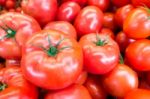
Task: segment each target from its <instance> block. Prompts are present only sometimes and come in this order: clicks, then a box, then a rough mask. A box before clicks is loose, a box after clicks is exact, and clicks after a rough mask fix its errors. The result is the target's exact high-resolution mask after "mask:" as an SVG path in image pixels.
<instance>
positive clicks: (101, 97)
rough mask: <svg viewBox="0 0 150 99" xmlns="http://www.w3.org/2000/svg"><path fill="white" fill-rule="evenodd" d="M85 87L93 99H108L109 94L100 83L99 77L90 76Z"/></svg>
mask: <svg viewBox="0 0 150 99" xmlns="http://www.w3.org/2000/svg"><path fill="white" fill-rule="evenodd" d="M84 85H85V87H86V88H87V89H88V91H89V93H90V94H91V96H92V98H93V99H107V98H106V97H107V94H106V92H105V90H104V88H103V87H102V84H101V83H100V81H99V77H97V76H95V75H89V76H88V78H87V80H86V82H85V84H84Z"/></svg>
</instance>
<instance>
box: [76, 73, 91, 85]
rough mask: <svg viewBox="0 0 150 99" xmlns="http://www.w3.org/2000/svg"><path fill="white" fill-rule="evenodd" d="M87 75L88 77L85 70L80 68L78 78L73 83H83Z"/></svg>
mask: <svg viewBox="0 0 150 99" xmlns="http://www.w3.org/2000/svg"><path fill="white" fill-rule="evenodd" d="M87 77H88V73H87V71H85V70H82V72H81V73H80V75H79V76H78V78H77V80H76V82H75V84H80V85H82V84H84V83H85V81H86V79H87Z"/></svg>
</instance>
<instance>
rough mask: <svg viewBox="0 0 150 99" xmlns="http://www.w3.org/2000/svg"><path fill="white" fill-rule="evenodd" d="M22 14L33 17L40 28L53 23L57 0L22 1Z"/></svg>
mask: <svg viewBox="0 0 150 99" xmlns="http://www.w3.org/2000/svg"><path fill="white" fill-rule="evenodd" d="M21 6H22V9H23V11H24V13H26V14H28V15H30V16H32V17H34V18H35V19H36V20H37V21H38V22H39V23H40V24H41V26H44V25H45V24H47V23H48V22H50V21H53V20H54V19H55V16H56V12H57V0H22V3H21Z"/></svg>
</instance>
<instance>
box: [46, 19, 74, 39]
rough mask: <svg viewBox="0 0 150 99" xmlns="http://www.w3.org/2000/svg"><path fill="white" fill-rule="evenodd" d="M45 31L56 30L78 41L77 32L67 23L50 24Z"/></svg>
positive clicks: (56, 22)
mask: <svg viewBox="0 0 150 99" xmlns="http://www.w3.org/2000/svg"><path fill="white" fill-rule="evenodd" d="M44 29H54V30H57V31H61V32H63V33H64V34H66V35H67V36H69V37H72V38H75V39H77V32H76V30H75V28H74V26H73V25H72V24H70V23H69V22H66V21H54V22H50V23H48V24H47V25H46V26H45V27H44Z"/></svg>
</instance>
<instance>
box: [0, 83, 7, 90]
mask: <svg viewBox="0 0 150 99" xmlns="http://www.w3.org/2000/svg"><path fill="white" fill-rule="evenodd" d="M6 88H7V85H6V84H4V83H0V91H3V90H5V89H6Z"/></svg>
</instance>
